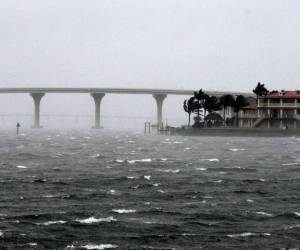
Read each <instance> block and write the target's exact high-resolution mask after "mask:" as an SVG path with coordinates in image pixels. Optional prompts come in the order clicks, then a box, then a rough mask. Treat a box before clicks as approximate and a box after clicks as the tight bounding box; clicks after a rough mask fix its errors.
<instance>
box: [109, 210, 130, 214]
mask: <svg viewBox="0 0 300 250" xmlns="http://www.w3.org/2000/svg"><path fill="white" fill-rule="evenodd" d="M112 211H113V212H115V213H118V214H130V213H135V212H136V210H134V209H112Z"/></svg>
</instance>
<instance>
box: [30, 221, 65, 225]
mask: <svg viewBox="0 0 300 250" xmlns="http://www.w3.org/2000/svg"><path fill="white" fill-rule="evenodd" d="M65 223H67V222H66V221H63V220H57V221H47V222H42V223H36V225H39V226H50V225H54V224H65Z"/></svg>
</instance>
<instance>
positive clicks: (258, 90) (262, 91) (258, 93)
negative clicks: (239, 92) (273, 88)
mask: <svg viewBox="0 0 300 250" xmlns="http://www.w3.org/2000/svg"><path fill="white" fill-rule="evenodd" d="M268 92H269V91H268V90H267V89H266V88H265V85H264V84H261V83H260V82H258V83H257V86H256V87H255V89H253V93H254V94H256V103H258V97H259V96H263V95H266V94H268Z"/></svg>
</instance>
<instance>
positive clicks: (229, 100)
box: [220, 95, 234, 126]
mask: <svg viewBox="0 0 300 250" xmlns="http://www.w3.org/2000/svg"><path fill="white" fill-rule="evenodd" d="M220 105H221V106H222V107H223V121H224V125H225V126H226V121H225V112H226V109H227V107H233V106H234V97H233V96H232V95H223V96H221V97H220Z"/></svg>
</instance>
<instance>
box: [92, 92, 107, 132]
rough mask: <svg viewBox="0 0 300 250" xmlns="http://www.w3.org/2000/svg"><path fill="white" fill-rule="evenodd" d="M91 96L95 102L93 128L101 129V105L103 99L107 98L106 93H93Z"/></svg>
mask: <svg viewBox="0 0 300 250" xmlns="http://www.w3.org/2000/svg"><path fill="white" fill-rule="evenodd" d="M91 96H92V97H93V98H94V101H95V126H94V127H93V128H96V129H99V128H101V126H100V104H101V101H102V98H103V97H104V96H105V94H104V93H92V94H91Z"/></svg>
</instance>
